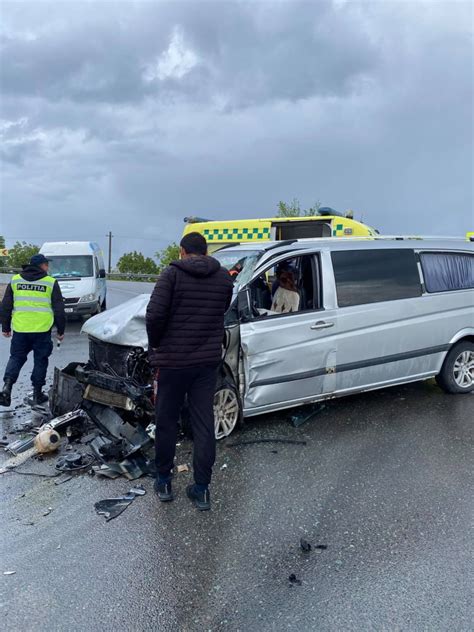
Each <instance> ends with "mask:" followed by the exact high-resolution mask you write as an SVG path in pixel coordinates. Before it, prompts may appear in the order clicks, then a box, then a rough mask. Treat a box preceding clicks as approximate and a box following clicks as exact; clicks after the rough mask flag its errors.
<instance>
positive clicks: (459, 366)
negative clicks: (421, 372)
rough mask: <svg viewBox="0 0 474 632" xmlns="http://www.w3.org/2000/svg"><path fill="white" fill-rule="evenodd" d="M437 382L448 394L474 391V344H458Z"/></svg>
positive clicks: (451, 352)
mask: <svg viewBox="0 0 474 632" xmlns="http://www.w3.org/2000/svg"><path fill="white" fill-rule="evenodd" d="M436 381H437V382H438V385H439V386H441V388H442V389H443V390H444V391H446V393H453V394H454V393H470V392H471V391H473V390H474V343H472V342H469V341H467V340H465V341H461V342H458V344H456V345H454V347H453V348H452V349H451V350H450V351H449V353H448V355H447V356H446V359H445V361H444V364H443V367H442V369H441V372H440V373H439V375H437V376H436Z"/></svg>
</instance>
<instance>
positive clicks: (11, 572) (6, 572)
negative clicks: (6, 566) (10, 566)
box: [3, 571, 16, 575]
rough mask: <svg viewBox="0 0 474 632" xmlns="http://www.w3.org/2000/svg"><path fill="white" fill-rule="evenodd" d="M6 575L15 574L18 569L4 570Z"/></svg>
mask: <svg viewBox="0 0 474 632" xmlns="http://www.w3.org/2000/svg"><path fill="white" fill-rule="evenodd" d="M3 574H4V575H15V574H16V571H3Z"/></svg>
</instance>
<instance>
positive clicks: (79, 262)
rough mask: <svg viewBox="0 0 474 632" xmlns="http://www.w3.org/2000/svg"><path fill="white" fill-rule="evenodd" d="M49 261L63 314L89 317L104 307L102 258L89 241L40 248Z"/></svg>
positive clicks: (48, 245) (56, 243)
mask: <svg viewBox="0 0 474 632" xmlns="http://www.w3.org/2000/svg"><path fill="white" fill-rule="evenodd" d="M40 253H41V254H42V255H44V256H45V257H47V258H48V259H49V260H50V264H49V274H50V275H51V276H53V277H54V278H55V279H57V280H58V282H59V285H60V287H61V292H62V294H63V298H64V308H65V311H66V314H68V315H70V316H73V315H74V316H88V315H91V314H98V313H99V312H101V311H103V310H104V309H106V307H107V301H106V297H107V284H106V280H105V267H104V257H103V254H102V250H101V249H100V247H99V246H98V244H96V243H94V242H89V241H55V242H47V243H45V244H43V245H42V246H41V249H40Z"/></svg>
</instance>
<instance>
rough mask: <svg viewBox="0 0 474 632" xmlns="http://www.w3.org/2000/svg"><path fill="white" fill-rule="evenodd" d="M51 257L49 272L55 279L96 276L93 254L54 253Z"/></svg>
mask: <svg viewBox="0 0 474 632" xmlns="http://www.w3.org/2000/svg"><path fill="white" fill-rule="evenodd" d="M46 257H47V258H48V259H49V271H48V273H49V274H50V275H51V276H52V277H54V278H55V279H80V278H81V277H92V276H94V262H93V259H92V256H91V255H58V256H56V255H54V256H48V255H46Z"/></svg>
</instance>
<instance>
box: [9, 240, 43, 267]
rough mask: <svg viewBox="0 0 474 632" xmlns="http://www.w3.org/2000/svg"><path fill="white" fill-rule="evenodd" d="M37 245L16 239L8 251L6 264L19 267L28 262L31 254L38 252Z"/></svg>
mask: <svg viewBox="0 0 474 632" xmlns="http://www.w3.org/2000/svg"><path fill="white" fill-rule="evenodd" d="M38 252H39V246H35V245H34V244H27V243H26V241H17V242H15V243H14V244H13V247H12V248H10V249H9V251H8V266H9V267H10V268H21V266H22V265H24V264H25V263H28V261H29V260H30V259H31V257H32V256H33V255H36V254H38Z"/></svg>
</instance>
